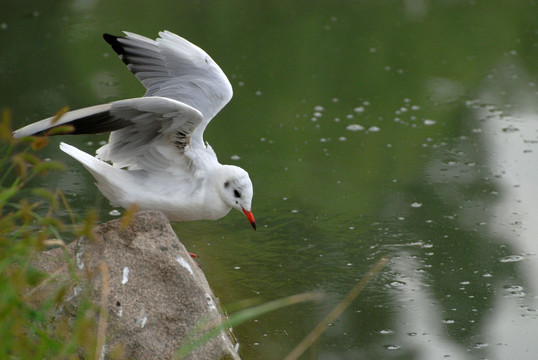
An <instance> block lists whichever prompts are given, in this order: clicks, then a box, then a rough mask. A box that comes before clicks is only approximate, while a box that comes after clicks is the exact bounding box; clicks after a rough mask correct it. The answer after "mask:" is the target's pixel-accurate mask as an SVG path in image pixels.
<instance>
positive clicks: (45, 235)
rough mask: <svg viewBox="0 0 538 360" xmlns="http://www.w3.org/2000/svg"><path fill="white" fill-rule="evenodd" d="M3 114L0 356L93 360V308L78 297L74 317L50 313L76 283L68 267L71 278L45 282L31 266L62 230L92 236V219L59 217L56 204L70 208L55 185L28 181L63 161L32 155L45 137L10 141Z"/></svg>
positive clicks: (95, 351) (8, 124) (0, 128)
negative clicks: (66, 220)
mask: <svg viewBox="0 0 538 360" xmlns="http://www.w3.org/2000/svg"><path fill="white" fill-rule="evenodd" d="M1 116H2V118H1V121H0V152H1V153H2V156H1V158H0V169H1V175H0V289H1V291H0V358H1V359H23V360H25V359H79V358H80V357H84V358H90V359H96V358H98V356H99V355H100V351H99V350H98V349H100V347H99V342H100V339H99V338H98V336H97V334H98V331H97V329H98V326H99V324H98V320H99V319H100V318H99V316H96V314H98V312H99V309H98V307H97V306H95V305H93V304H91V303H90V302H89V301H88V300H82V301H81V303H80V306H79V308H78V314H77V316H76V318H75V319H74V321H70V320H68V319H66V318H64V317H61V316H60V317H58V316H55V314H57V310H58V309H59V308H60V307H61V305H62V304H63V302H64V300H65V298H66V297H67V296H68V295H69V293H70V291H72V286H73V284H77V282H78V279H77V278H76V275H75V273H74V271H72V272H71V274H72V278H71V279H70V281H64V282H61V281H60V282H57V284H56V286H48V285H49V284H50V283H51V282H54V281H56V280H57V279H55V276H54V274H48V273H45V272H43V271H39V270H36V268H34V267H33V266H32V260H33V259H34V258H35V257H36V256H37V255H38V254H39V253H40V252H41V251H43V250H44V249H45V248H47V247H48V246H51V245H61V244H63V241H62V234H65V233H67V234H70V236H83V235H84V236H91V231H90V230H91V228H92V227H93V225H94V224H93V221H92V218H91V217H89V218H88V219H85V220H83V221H81V222H80V224H81V225H75V223H74V220H73V217H72V216H71V222H72V223H71V224H65V223H64V222H63V221H62V220H60V217H59V216H58V215H57V214H58V212H59V211H60V210H65V209H67V210H68V213H70V214H71V212H70V209H69V207H68V205H67V202H66V201H65V197H64V196H63V194H62V193H61V191H59V190H57V191H50V190H48V189H45V188H41V187H35V186H33V185H31V184H33V183H35V182H38V181H39V178H40V177H44V176H47V175H49V174H51V173H57V172H60V171H64V170H65V167H64V165H63V164H61V163H59V162H56V161H44V160H42V159H41V158H40V157H39V156H38V152H39V150H41V149H42V148H44V147H45V146H47V143H48V139H47V138H46V137H35V138H26V139H23V140H20V141H19V140H15V139H13V138H12V136H11V117H10V113H9V111H7V110H3V112H2V115H1ZM34 180H35V181H34ZM43 209H45V211H43ZM43 212H44V214H43ZM51 239H54V240H51ZM66 260H67V262H66V263H68V257H67V256H66Z"/></svg>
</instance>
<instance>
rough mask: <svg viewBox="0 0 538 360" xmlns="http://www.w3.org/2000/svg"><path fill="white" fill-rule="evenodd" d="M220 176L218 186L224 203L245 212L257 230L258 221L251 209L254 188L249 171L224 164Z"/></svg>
mask: <svg viewBox="0 0 538 360" xmlns="http://www.w3.org/2000/svg"><path fill="white" fill-rule="evenodd" d="M219 178H220V184H218V186H219V187H220V194H221V197H222V200H223V201H224V203H225V204H226V205H228V206H230V207H232V208H235V209H237V210H239V211H241V212H242V213H243V214H245V216H246V217H247V219H248V221H249V222H250V225H252V227H253V228H254V230H256V221H255V220H254V215H253V214H252V209H251V206H252V196H253V195H254V190H253V189H252V181H250V177H249V176H248V173H247V172H246V171H245V170H243V169H241V168H240V167H237V166H233V165H224V166H223V168H222V173H221V176H219Z"/></svg>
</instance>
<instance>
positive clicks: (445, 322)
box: [443, 319, 456, 324]
mask: <svg viewBox="0 0 538 360" xmlns="http://www.w3.org/2000/svg"><path fill="white" fill-rule="evenodd" d="M455 322H456V321H454V320H453V319H444V320H443V323H444V324H454V323H455Z"/></svg>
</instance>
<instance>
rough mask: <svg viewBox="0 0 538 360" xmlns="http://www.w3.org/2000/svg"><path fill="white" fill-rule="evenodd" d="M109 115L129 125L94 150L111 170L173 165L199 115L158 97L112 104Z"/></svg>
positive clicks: (186, 142)
mask: <svg viewBox="0 0 538 360" xmlns="http://www.w3.org/2000/svg"><path fill="white" fill-rule="evenodd" d="M110 113H111V114H112V115H113V116H114V117H117V118H127V119H130V121H131V122H132V125H131V126H127V127H125V128H123V129H120V130H117V131H114V132H112V133H111V134H110V139H109V142H108V144H106V145H104V146H103V147H101V148H100V149H99V150H97V155H98V157H99V158H100V159H102V160H105V161H111V162H112V163H113V164H114V166H115V167H128V168H129V169H156V168H161V169H162V168H166V167H170V166H173V165H174V158H176V159H178V160H179V159H180V158H182V157H180V156H179V155H180V153H181V152H182V151H183V150H184V148H185V146H187V145H188V144H189V141H190V137H191V134H192V132H193V130H194V129H195V128H196V127H197V126H199V124H200V123H201V122H202V120H203V116H202V114H201V113H200V112H199V111H198V110H196V109H194V108H192V107H191V106H189V105H187V104H183V103H181V102H179V101H176V100H172V99H168V98H162V97H154V96H150V97H142V98H136V99H128V100H121V101H116V102H113V103H112V108H111V109H110Z"/></svg>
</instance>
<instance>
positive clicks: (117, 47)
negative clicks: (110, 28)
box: [103, 34, 125, 55]
mask: <svg viewBox="0 0 538 360" xmlns="http://www.w3.org/2000/svg"><path fill="white" fill-rule="evenodd" d="M124 37H125V36H115V35H110V34H103V39H105V41H106V42H107V43H109V44H110V46H112V49H113V50H114V51H115V52H116V53H117V54H118V55H123V54H124V52H125V51H124V50H123V45H122V44H121V43H120V42H119V40H118V39H122V38H124Z"/></svg>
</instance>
